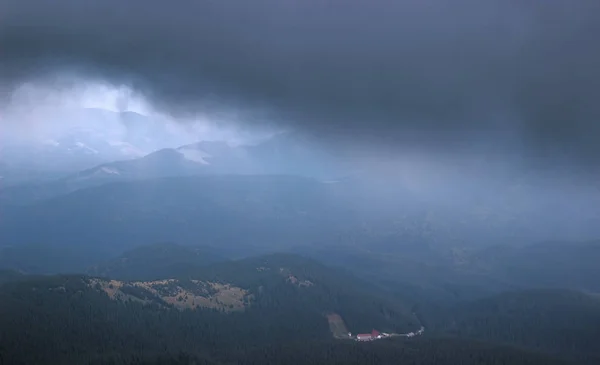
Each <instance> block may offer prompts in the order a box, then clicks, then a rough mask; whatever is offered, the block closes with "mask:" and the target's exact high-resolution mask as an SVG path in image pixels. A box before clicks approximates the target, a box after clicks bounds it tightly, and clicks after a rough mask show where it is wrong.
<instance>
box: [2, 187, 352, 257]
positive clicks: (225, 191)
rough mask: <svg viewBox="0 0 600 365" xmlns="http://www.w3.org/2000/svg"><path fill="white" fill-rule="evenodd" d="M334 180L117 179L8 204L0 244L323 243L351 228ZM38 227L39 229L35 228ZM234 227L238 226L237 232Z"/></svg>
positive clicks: (258, 246)
mask: <svg viewBox="0 0 600 365" xmlns="http://www.w3.org/2000/svg"><path fill="white" fill-rule="evenodd" d="M331 189H335V187H334V186H333V185H330V184H322V183H319V182H317V181H315V180H311V179H304V178H298V177H286V176H242V175H239V176H225V175H223V176H204V177H186V178H165V179H157V180H151V181H140V182H129V183H114V184H107V185H103V186H100V187H95V188H89V189H84V190H80V191H76V192H74V193H71V194H69V195H66V196H61V197H57V198H54V199H50V200H46V201H43V202H40V203H36V204H34V205H31V206H27V207H14V209H8V207H5V209H4V212H3V219H2V221H0V241H2V242H5V243H7V244H13V245H16V244H23V243H27V242H44V243H46V244H49V245H53V246H69V245H81V246H85V247H102V248H103V249H107V250H109V249H112V250H113V251H116V252H117V253H120V252H122V250H123V249H127V248H131V247H135V246H138V245H142V244H147V243H148V242H161V241H162V242H178V243H182V244H191V245H194V244H198V243H202V244H205V245H210V246H217V245H220V246H222V247H223V248H224V249H227V250H231V251H235V250H239V253H240V254H241V253H244V252H245V253H251V252H252V251H254V250H262V249H264V248H273V247H278V248H279V249H283V248H284V247H285V246H291V245H294V244H300V243H305V242H315V241H317V240H323V241H324V240H326V239H328V238H331V237H332V234H333V233H334V232H336V231H337V230H338V227H340V226H342V225H343V226H348V225H351V224H352V223H351V220H352V219H354V218H353V214H354V212H352V211H349V210H345V209H344V205H343V204H339V202H342V201H343V200H340V198H338V197H337V196H336V195H335V194H332V193H331ZM33 227H35V229H32V228H33ZM232 227H235V229H232Z"/></svg>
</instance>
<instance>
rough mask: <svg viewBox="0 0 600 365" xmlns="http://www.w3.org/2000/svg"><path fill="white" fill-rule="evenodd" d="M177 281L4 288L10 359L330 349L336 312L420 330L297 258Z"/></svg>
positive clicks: (32, 283) (371, 294) (76, 281)
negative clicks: (326, 345)
mask: <svg viewBox="0 0 600 365" xmlns="http://www.w3.org/2000/svg"><path fill="white" fill-rule="evenodd" d="M178 276H179V277H178V278H176V279H167V280H150V281H122V280H113V279H109V278H97V277H91V276H82V275H68V276H46V277H39V276H38V277H27V278H26V279H19V280H10V279H8V280H7V282H5V283H4V284H2V286H0V314H1V315H0V326H1V327H2V328H3V331H2V333H1V334H0V343H2V344H3V346H4V349H2V350H3V351H4V357H5V358H8V359H19V360H20V361H25V362H27V363H31V362H35V363H44V361H50V359H52V361H57V360H59V359H60V360H62V361H64V362H65V363H67V362H68V361H71V362H77V361H82V362H83V361H89V360H91V359H94V358H96V357H98V356H100V355H102V356H111V355H113V354H119V355H120V356H125V355H129V354H135V353H137V352H138V351H143V352H144V353H145V354H146V355H149V354H155V355H158V354H161V353H164V352H163V351H166V350H167V349H168V351H174V352H175V353H176V352H178V351H185V352H189V353H192V354H198V355H208V356H211V357H212V356H218V355H222V354H223V353H224V352H227V351H229V352H230V353H231V351H233V354H235V352H236V351H240V349H245V350H244V351H250V350H252V349H254V348H256V347H261V346H266V345H274V344H283V343H294V342H297V341H308V340H311V341H312V340H315V339H317V340H321V341H326V342H327V341H330V339H331V338H332V334H331V332H330V329H329V326H328V323H327V317H326V315H327V314H329V313H338V314H339V315H340V316H341V317H342V318H343V319H344V320H345V321H346V324H347V326H348V327H349V328H350V329H351V330H353V331H355V332H360V331H368V330H370V329H371V328H379V329H381V330H388V331H390V332H392V331H398V332H400V331H407V330H412V329H414V328H415V327H417V326H418V325H419V323H418V320H417V319H416V318H415V317H414V316H413V315H412V313H411V312H410V310H408V309H407V308H406V306H405V305H404V304H403V303H401V302H398V301H397V300H391V299H390V298H387V297H386V296H385V293H384V292H381V291H378V290H376V289H373V288H371V287H370V286H369V285H368V284H366V283H363V282H361V281H360V280H358V279H357V278H355V277H353V276H351V275H348V274H346V273H344V272H342V271H339V270H337V269H331V268H328V267H326V266H323V265H321V264H318V263H316V262H314V261H312V260H308V259H305V258H302V257H299V256H295V255H283V254H275V255H268V256H261V257H256V258H252V259H244V260H240V261H233V262H225V263H220V264H215V265H210V266H206V267H196V268H186V270H185V273H183V272H182V273H179V274H178ZM33 328H37V330H35V331H33V330H32V329H33ZM50 329H51V331H52V333H53V335H52V336H48V333H49V332H48V331H50ZM134 334H135V335H134ZM67 348H77V349H78V351H76V352H73V351H68V350H67ZM24 349H30V350H28V351H25V352H23V350H24Z"/></svg>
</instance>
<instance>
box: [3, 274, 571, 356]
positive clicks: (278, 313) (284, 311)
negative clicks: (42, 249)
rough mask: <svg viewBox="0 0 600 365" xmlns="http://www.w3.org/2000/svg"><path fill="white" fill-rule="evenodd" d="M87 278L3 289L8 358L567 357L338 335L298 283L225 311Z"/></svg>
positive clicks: (23, 281) (19, 284) (446, 341)
mask: <svg viewBox="0 0 600 365" xmlns="http://www.w3.org/2000/svg"><path fill="white" fill-rule="evenodd" d="M84 279H85V277H82V276H57V277H45V278H34V279H21V280H18V281H10V282H7V283H5V284H3V285H2V287H0V288H1V290H0V328H1V329H2V331H1V332H0V354H1V359H2V361H3V362H4V364H6V365H8V364H10V365H20V364H23V365H25V364H27V365H29V364H39V365H44V364H52V365H54V364H78V365H79V364H94V365H99V364H114V365H130V364H140V365H141V364H157V365H158V364H196V365H198V364H221V365H224V364H249V365H250V364H265V363H269V364H397V363H398V362H399V361H400V362H402V363H406V364H453V365H454V364H531V365H537V364H540V365H542V364H544V365H547V364H554V363H556V364H561V362H560V361H554V362H553V361H552V360H549V359H547V358H545V357H543V356H540V355H537V354H532V353H529V352H524V351H520V350H515V349H511V348H504V347H497V346H492V345H483V344H478V343H475V342H472V341H470V340H460V341H459V340H453V339H443V338H440V339H404V340H403V339H399V340H382V341H379V342H375V343H355V342H353V341H344V340H333V339H331V334H330V333H329V329H328V325H327V322H326V320H325V319H324V317H323V316H322V315H320V314H318V315H317V314H315V313H316V312H315V311H314V310H307V309H306V305H305V304H306V303H305V302H299V304H298V305H293V303H294V301H295V300H296V298H297V296H295V295H294V290H295V289H298V288H295V287H294V286H291V285H287V286H270V287H269V290H268V293H269V294H268V295H267V296H265V297H264V298H263V299H258V300H257V302H256V303H257V304H256V306H255V307H252V308H250V309H248V310H247V311H245V312H242V313H223V312H221V311H219V310H195V311H191V310H185V311H179V310H175V309H172V308H165V307H164V306H159V305H157V304H155V303H151V304H146V305H143V304H141V303H138V302H135V301H125V302H122V301H118V300H111V299H110V298H109V297H108V296H107V295H106V294H105V293H104V292H101V291H98V290H96V289H95V288H93V287H90V286H89V285H87V284H86V282H85V280H84ZM279 290H280V291H279ZM265 291H267V290H265ZM356 310H357V309H356ZM4 364H3V365H4Z"/></svg>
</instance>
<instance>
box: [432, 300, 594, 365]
mask: <svg viewBox="0 0 600 365" xmlns="http://www.w3.org/2000/svg"><path fill="white" fill-rule="evenodd" d="M423 312H426V313H428V314H427V315H424V316H422V317H421V318H423V320H424V322H425V324H426V325H427V326H428V328H430V329H431V330H432V331H437V332H441V333H445V334H448V335H451V336H457V337H461V338H472V339H481V340H486V341H490V342H494V343H504V344H511V345H516V346H521V347H526V348H531V349H536V350H539V351H544V352H547V353H552V354H556V355H563V356H564V357H570V358H573V359H577V360H578V361H580V362H581V363H586V364H597V363H599V362H600V349H599V348H598V346H597V345H598V344H597V339H598V338H600V299H599V298H598V297H597V296H592V295H589V294H585V293H582V292H576V291H571V290H559V289H530V290H525V291H518V292H506V293H502V294H499V295H495V296H491V297H488V298H484V299H480V300H476V301H472V302H465V303H462V304H459V305H455V306H452V307H446V308H437V309H436V310H433V308H430V309H423Z"/></svg>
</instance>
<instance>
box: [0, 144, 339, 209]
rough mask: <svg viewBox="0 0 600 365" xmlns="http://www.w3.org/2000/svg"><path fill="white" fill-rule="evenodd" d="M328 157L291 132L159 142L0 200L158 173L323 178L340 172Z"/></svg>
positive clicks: (0, 195)
mask: <svg viewBox="0 0 600 365" xmlns="http://www.w3.org/2000/svg"><path fill="white" fill-rule="evenodd" d="M333 161H334V158H333V157H332V156H331V155H328V154H327V153H325V152H323V151H321V150H320V149H319V148H318V147H317V146H315V145H314V144H311V143H310V142H308V141H306V140H304V139H300V138H299V137H298V136H296V135H295V134H294V133H286V134H282V135H277V136H275V137H273V138H271V139H269V140H267V141H264V142H262V143H259V144H256V145H239V146H232V145H229V144H228V143H226V142H223V141H201V142H197V143H192V144H187V145H183V146H181V147H178V148H163V149H160V150H157V151H154V152H151V153H149V154H147V155H145V156H143V157H138V158H131V159H124V160H119V161H114V162H107V163H103V164H99V165H97V164H90V165H91V166H93V165H96V166H94V167H91V168H87V169H84V170H81V171H79V172H77V173H71V174H68V175H67V176H64V177H61V178H59V179H54V180H50V181H43V182H38V183H29V184H21V185H16V186H11V187H8V188H6V189H4V191H1V192H0V200H3V201H5V202H9V203H13V204H26V203H32V202H36V201H39V200H43V199H48V198H52V197H55V196H59V195H64V194H68V193H70V192H73V191H76V190H79V189H84V188H87V187H92V186H98V185H102V184H106V183H109V182H118V181H130V180H144V179H154V178H161V177H181V176H193V175H204V174H291V175H300V176H307V177H320V178H323V177H332V176H338V175H341V174H343V170H342V169H340V168H339V166H336V165H335V164H334V163H333ZM338 165H339V164H338Z"/></svg>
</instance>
